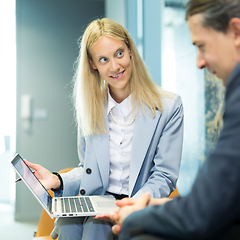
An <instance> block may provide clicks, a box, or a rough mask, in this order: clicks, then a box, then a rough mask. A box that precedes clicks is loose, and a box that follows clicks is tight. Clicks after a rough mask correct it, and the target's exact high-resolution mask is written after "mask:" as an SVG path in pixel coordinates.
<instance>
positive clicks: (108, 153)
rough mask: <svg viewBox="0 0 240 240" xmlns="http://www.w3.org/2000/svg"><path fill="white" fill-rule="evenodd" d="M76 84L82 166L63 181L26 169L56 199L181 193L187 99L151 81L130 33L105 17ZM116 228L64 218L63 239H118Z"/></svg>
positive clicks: (83, 52)
mask: <svg viewBox="0 0 240 240" xmlns="http://www.w3.org/2000/svg"><path fill="white" fill-rule="evenodd" d="M77 66H78V68H77V70H76V74H75V85H74V94H73V95H74V104H75V110H76V118H77V124H78V129H79V131H78V133H79V134H78V152H79V159H80V164H79V167H77V168H75V169H73V170H72V171H71V172H68V173H65V174H61V176H60V178H61V180H62V183H63V185H62V184H61V181H60V179H59V176H56V175H54V174H51V173H50V172H49V171H47V170H46V169H44V168H42V167H39V165H38V168H37V169H36V165H34V164H31V163H28V164H29V165H30V167H32V168H34V169H35V170H36V173H35V174H36V176H37V177H38V178H40V180H42V181H43V182H44V183H45V186H46V187H47V188H48V189H49V188H55V189H56V190H55V195H57V196H68V195H77V194H79V195H84V196H86V195H104V194H112V195H113V196H114V197H115V198H116V199H121V198H123V197H130V198H135V197H139V196H141V195H142V194H143V193H144V192H149V193H151V196H152V197H155V198H162V197H167V196H169V194H170V193H171V192H172V191H173V190H174V189H175V188H176V182H177V179H178V174H179V165H180V159H181V151H182V139H183V107H182V101H181V98H180V97H179V96H177V95H174V94H171V93H166V92H164V91H163V90H162V89H161V88H160V87H159V86H157V85H156V84H155V83H154V82H153V81H152V79H151V77H150V76H149V73H148V71H147V69H146V67H145V65H144V63H143V61H142V59H141V57H140V56H139V53H138V51H137V49H136V46H135V44H134V42H133V40H132V39H131V37H130V36H129V34H128V32H127V31H126V30H125V29H124V28H123V27H122V26H121V25H120V24H118V23H117V22H115V21H113V20H110V19H107V18H103V19H97V20H94V21H93V22H91V23H90V24H89V25H88V27H87V28H86V30H85V32H84V34H83V36H82V38H81V41H80V54H79V58H78V61H77ZM111 226H112V224H111V223H110V222H107V221H103V220H100V219H94V218H92V217H85V218H83V217H77V218H59V219H58V220H57V222H56V232H57V233H58V235H59V240H61V239H64V240H66V239H74V240H76V239H88V240H89V239H92V240H96V239H98V240H106V239H117V236H115V235H113V234H112V233H111Z"/></svg>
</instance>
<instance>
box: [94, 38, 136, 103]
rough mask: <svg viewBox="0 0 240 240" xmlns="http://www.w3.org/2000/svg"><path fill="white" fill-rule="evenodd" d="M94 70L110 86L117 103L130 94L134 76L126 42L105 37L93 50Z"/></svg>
mask: <svg viewBox="0 0 240 240" xmlns="http://www.w3.org/2000/svg"><path fill="white" fill-rule="evenodd" d="M91 55H92V61H90V64H91V66H92V68H93V69H96V70H98V72H99V74H100V75H101V77H102V78H103V79H104V80H105V81H106V82H107V83H108V84H109V87H110V93H111V96H112V97H113V98H114V100H115V101H116V102H118V103H119V102H121V101H123V100H124V99H125V98H126V97H128V96H129V94H130V85H129V80H130V78H131V75H132V61H131V57H130V56H131V51H130V49H129V48H128V47H127V45H126V44H125V42H124V41H121V40H116V39H113V38H111V37H106V36H103V37H101V38H100V39H99V40H98V41H97V42H96V44H95V45H94V46H93V47H92V49H91Z"/></svg>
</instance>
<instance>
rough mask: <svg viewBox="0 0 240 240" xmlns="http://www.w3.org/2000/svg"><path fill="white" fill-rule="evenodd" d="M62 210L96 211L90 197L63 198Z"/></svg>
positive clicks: (67, 211) (71, 211)
mask: <svg viewBox="0 0 240 240" xmlns="http://www.w3.org/2000/svg"><path fill="white" fill-rule="evenodd" d="M61 206H62V212H66V213H73V212H94V208H93V205H92V203H91V200H90V198H89V197H74V198H73V197H70V198H67V197H65V198H61Z"/></svg>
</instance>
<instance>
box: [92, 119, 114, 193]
mask: <svg viewBox="0 0 240 240" xmlns="http://www.w3.org/2000/svg"><path fill="white" fill-rule="evenodd" d="M106 127H107V133H105V134H103V135H99V134H98V135H95V136H94V137H93V140H92V142H93V146H94V150H95V154H96V159H97V163H98V166H99V170H100V174H101V178H102V182H103V187H104V189H105V188H106V187H108V182H109V171H110V170H109V167H110V155H109V126H108V121H107V124H106Z"/></svg>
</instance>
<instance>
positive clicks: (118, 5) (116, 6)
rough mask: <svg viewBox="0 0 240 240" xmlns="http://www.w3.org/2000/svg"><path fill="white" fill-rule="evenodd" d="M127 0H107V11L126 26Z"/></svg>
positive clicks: (109, 16) (107, 14)
mask: <svg viewBox="0 0 240 240" xmlns="http://www.w3.org/2000/svg"><path fill="white" fill-rule="evenodd" d="M125 7H126V6H125V0H105V13H106V17H107V18H111V19H112V20H115V21H116V22H118V23H120V24H121V25H122V26H123V27H125V28H126V11H125Z"/></svg>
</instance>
